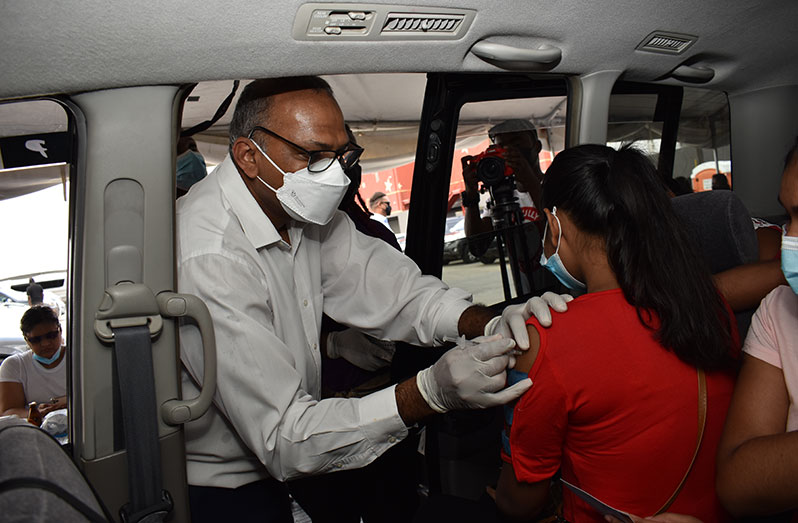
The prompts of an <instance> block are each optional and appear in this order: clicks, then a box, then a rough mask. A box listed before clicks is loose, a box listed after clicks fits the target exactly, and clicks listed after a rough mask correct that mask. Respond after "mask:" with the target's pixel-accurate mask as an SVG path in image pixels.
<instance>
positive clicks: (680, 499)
mask: <svg viewBox="0 0 798 523" xmlns="http://www.w3.org/2000/svg"><path fill="white" fill-rule="evenodd" d="M661 185H662V182H661V180H660V179H659V177H658V176H657V174H656V171H655V169H654V166H653V165H652V164H651V163H650V161H649V160H648V159H647V158H646V157H645V156H644V155H643V154H642V153H640V152H639V151H637V150H635V149H631V148H623V149H621V150H620V151H615V150H613V149H611V148H609V147H605V146H601V145H583V146H580V147H576V148H573V149H568V150H566V151H563V152H562V153H560V154H559V155H558V156H557V157H556V158H555V160H554V162H553V164H552V165H551V167H550V168H549V169H548V171H547V173H546V177H545V180H544V183H543V205H544V213H545V215H546V220H547V231H546V233H545V234H544V243H543V256H542V258H541V265H543V266H545V267H546V268H548V269H549V270H551V271H552V272H553V273H554V274H555V275H556V276H557V278H558V279H559V280H560V281H561V282H562V283H563V284H565V285H566V286H568V287H570V288H572V289H578V290H584V291H586V294H584V295H583V296H581V297H579V298H577V299H575V300H574V301H573V302H571V303H570V304H569V305H568V312H567V313H562V314H559V315H558V317H557V318H555V319H554V321H553V322H552V327H550V328H548V329H541V328H540V326H539V324H538V323H537V322H536V321H530V322H528V332H529V336H530V350H529V351H528V352H527V353H525V354H523V355H522V356H520V357H519V359H518V363H517V365H516V369H515V370H514V371H512V372H511V375H510V379H511V380H512V379H520V378H521V377H526V376H527V375H528V376H529V377H530V378H531V379H532V381H533V386H532V388H531V389H530V390H529V391H528V392H527V393H526V394H525V395H524V396H522V397H521V398H520V399H519V400H518V402H517V404H516V405H515V407H514V408H513V407H512V406H510V407H508V408H507V412H506V413H507V427H506V431H505V438H504V451H503V455H502V457H503V459H504V461H505V465H504V468H503V470H502V474H501V478H500V481H499V486H498V488H497V492H496V501H497V504H498V506H499V509H500V511H501V512H502V513H504V514H505V516H507V517H508V518H509V519H512V520H516V519H517V520H529V519H530V518H532V517H533V516H534V515H536V514H537V513H538V512H539V510H540V509H541V508H542V507H544V506H545V504H546V502H547V497H548V494H549V483H550V480H551V479H552V477H553V476H554V475H555V474H556V473H557V471H558V470H560V471H561V473H562V479H563V480H565V481H567V482H569V483H570V484H572V485H575V486H576V487H578V488H580V489H583V490H584V491H587V492H588V493H590V494H592V495H593V496H595V497H597V498H598V499H600V500H601V501H603V502H604V503H607V504H608V505H610V506H612V507H615V508H617V509H620V510H623V511H625V512H629V513H633V514H637V515H640V516H651V515H653V514H656V513H659V512H664V511H665V510H666V509H667V510H668V511H672V512H680V513H684V514H692V515H694V516H697V517H699V518H700V519H702V520H703V521H718V520H723V519H725V514H724V511H723V509H722V508H721V506H720V503H719V501H718V500H717V498H716V496H715V491H714V488H713V485H714V480H715V449H716V447H717V443H718V440H719V438H720V434H721V430H722V428H723V421H724V418H725V415H726V410H727V408H728V404H729V401H730V398H731V393H732V386H733V369H734V367H735V358H734V352H735V345H736V343H737V342H736V337H737V335H736V328H735V327H734V325H733V320H732V318H731V317H730V314H729V310H728V308H727V307H726V306H725V303H724V302H723V299H722V298H721V296H720V295H719V294H718V292H717V290H716V289H715V287H714V285H713V284H712V280H711V278H710V274H709V272H708V270H707V269H706V268H705V267H704V265H703V262H702V260H701V258H700V256H699V255H698V254H697V253H696V251H695V250H694V249H693V248H692V246H691V244H690V241H689V238H688V236H687V235H686V233H685V232H684V231H683V228H682V226H681V224H680V222H679V221H678V219H677V218H676V216H675V214H674V213H673V210H672V208H671V204H670V201H669V200H668V197H667V195H666V191H665V190H664V189H663V187H661ZM555 314H557V313H555ZM513 375H515V376H513ZM699 403H701V404H703V405H704V406H705V407H706V408H705V409H701V408H700V407H699ZM701 412H704V413H705V415H704V416H703V418H702V417H701ZM697 420H698V423H697ZM699 438H700V441H701V444H700V447H699V446H698V445H697V442H698V441H699ZM563 515H564V516H565V518H566V519H567V520H568V521H580V522H581V521H604V519H603V515H602V512H599V511H598V510H596V509H594V508H592V507H591V506H590V505H588V504H587V503H586V502H585V501H584V500H583V499H582V498H580V497H578V496H577V495H576V493H575V491H573V490H571V489H569V488H564V489H563Z"/></svg>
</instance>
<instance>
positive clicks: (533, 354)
mask: <svg viewBox="0 0 798 523" xmlns="http://www.w3.org/2000/svg"><path fill="white" fill-rule="evenodd" d="M526 332H527V334H529V350H527V351H524V352H523V353H521V355H519V356H518V359H517V360H516V362H515V370H518V371H521V372H529V371H530V370H531V369H532V366H533V365H534V364H535V360H536V359H537V357H538V351H539V350H540V334H538V330H537V328H536V327H533V326H532V325H527V326H526Z"/></svg>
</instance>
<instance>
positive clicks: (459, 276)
mask: <svg viewBox="0 0 798 523" xmlns="http://www.w3.org/2000/svg"><path fill="white" fill-rule="evenodd" d="M566 117H567V97H566V96H565V95H564V94H563V95H560V96H540V97H534V98H532V97H530V98H519V99H502V100H487V101H479V102H471V103H466V104H464V105H463V106H462V108H461V109H460V116H459V120H458V126H457V142H456V146H455V147H456V148H455V151H454V160H453V162H452V172H451V181H450V191H449V200H448V202H447V216H448V218H447V234H446V236H445V237H444V245H443V263H444V268H443V274H442V279H443V280H444V281H445V282H446V283H448V284H449V285H452V286H455V287H461V288H464V289H466V290H469V291H471V292H472V293H473V295H474V300H475V301H477V302H480V303H487V304H495V303H499V302H502V301H505V300H508V299H511V298H514V297H517V296H519V295H522V294H527V293H530V292H537V291H540V290H542V289H544V288H546V287H548V286H550V285H552V284H553V282H552V281H551V280H550V279H549V278H548V276H547V274H545V271H542V272H541V271H540V266H539V264H538V259H539V257H540V252H539V250H540V233H541V231H542V221H541V218H542V214H540V209H538V206H539V202H535V201H534V200H535V199H539V194H538V195H535V196H534V197H530V194H533V192H532V191H526V190H523V189H524V188H523V187H520V188H518V187H516V192H513V193H507V192H506V191H504V187H505V186H506V187H509V184H510V183H513V182H510V179H508V178H502V179H501V180H498V179H497V180H496V181H495V182H494V180H490V179H486V178H484V177H480V178H479V183H478V186H479V188H480V193H479V204H478V212H479V214H480V216H481V217H482V219H483V220H487V221H490V220H493V226H492V227H488V229H487V230H488V231H489V232H483V233H482V235H483V236H484V237H485V238H482V239H481V238H480V236H473V235H472V237H471V239H470V240H469V238H468V237H467V236H466V233H465V208H464V207H463V203H462V197H461V195H462V193H463V191H465V190H466V183H465V181H464V177H463V160H464V159H465V160H466V161H467V162H469V163H470V162H476V164H477V167H476V168H477V171H478V176H479V171H480V170H481V166H485V165H487V162H486V163H483V162H484V161H485V160H486V159H488V158H489V157H490V154H491V153H490V152H489V150H488V148H489V147H490V146H491V145H492V144H493V143H494V142H495V141H496V140H499V141H501V139H498V138H497V139H495V140H491V137H490V136H489V135H488V134H489V131H490V130H491V129H494V128H496V129H500V128H499V127H496V126H498V125H499V124H502V125H505V124H503V122H508V121H511V120H512V121H516V120H519V121H520V120H523V121H525V122H527V124H526V125H528V126H529V128H530V129H532V128H534V132H535V133H536V134H537V138H538V140H539V142H540V150H539V152H538V153H537V155H536V158H535V159H536V160H537V162H538V164H539V166H540V171H541V174H543V173H545V171H546V169H548V167H549V165H550V164H551V161H552V160H553V158H554V156H555V155H556V154H557V153H558V152H559V151H561V150H562V149H563V148H564V147H565V131H566ZM514 125H523V124H522V123H516V124H514ZM508 129H510V130H511V131H512V129H514V128H513V127H509V128H508ZM510 134H513V133H505V134H504V136H509V135H510ZM505 145H506V144H505ZM486 151H488V153H487V154H485V153H486ZM480 155H485V156H484V157H480ZM469 158H472V159H469ZM479 158H482V159H481V160H479ZM496 158H499V157H498V156H497V157H496ZM529 159H530V160H532V157H531V156H530V158H529ZM487 161H488V162H490V161H491V160H490V159H488V160H487ZM505 164H506V162H505ZM517 178H520V175H519V174H514V175H513V179H514V180H515V182H514V183H515V185H518V183H519V180H517ZM504 180H506V182H505V181H504ZM537 183H538V185H539V182H537ZM492 190H494V192H493V195H492ZM538 193H539V191H538ZM504 195H506V196H504ZM497 202H498V203H499V206H498V209H499V211H497ZM503 202H506V203H507V204H508V205H510V206H511V208H513V209H517V210H518V211H520V213H521V214H522V216H523V219H524V223H525V225H524V227H523V229H524V234H523V235H522V236H521V235H519V234H518V231H515V232H513V231H506V232H505V233H503V234H496V233H495V232H494V231H495V230H496V229H503V228H507V227H508V226H510V223H509V221H507V220H509V218H508V217H507V214H506V213H504V211H502V209H504V208H505V207H504V205H503ZM512 206H515V207H512ZM450 222H451V223H452V227H449V223H450ZM474 240H476V241H477V243H479V244H481V245H479V246H477V247H476V248H475V247H474V246H475V243H474ZM513 250H514V251H515V252H516V253H517V255H513V254H512V253H511V251H513ZM524 252H525V253H526V256H523V255H522V253H524ZM525 258H526V259H525ZM511 260H512V261H513V262H514V263H511ZM516 260H517V261H516ZM525 264H528V265H529V267H530V268H531V274H532V277H531V278H529V277H528V276H527V274H526V272H525V270H524V269H523V268H521V267H522V266H523V265H525ZM514 265H515V268H518V269H519V271H518V272H516V271H515V270H514ZM517 280H520V281H517ZM522 282H523V283H522Z"/></svg>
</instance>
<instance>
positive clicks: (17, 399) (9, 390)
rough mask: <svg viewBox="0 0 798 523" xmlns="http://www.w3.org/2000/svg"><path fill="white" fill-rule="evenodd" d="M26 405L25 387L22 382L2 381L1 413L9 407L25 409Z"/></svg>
mask: <svg viewBox="0 0 798 523" xmlns="http://www.w3.org/2000/svg"><path fill="white" fill-rule="evenodd" d="M25 406H26V402H25V389H23V388H22V383H17V382H16V381H3V382H0V414H4V413H5V412H6V411H7V410H9V409H24V408H25Z"/></svg>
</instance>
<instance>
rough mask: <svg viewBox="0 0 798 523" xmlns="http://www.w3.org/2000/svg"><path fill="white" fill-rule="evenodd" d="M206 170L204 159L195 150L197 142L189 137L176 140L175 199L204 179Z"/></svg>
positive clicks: (196, 149)
mask: <svg viewBox="0 0 798 523" xmlns="http://www.w3.org/2000/svg"><path fill="white" fill-rule="evenodd" d="M207 174H208V168H207V167H206V166H205V158H203V157H202V155H201V154H200V152H199V148H197V142H196V141H194V138H192V137H190V136H181V137H180V138H178V140H177V177H176V179H177V181H176V182H175V183H176V185H177V197H178V198H180V197H181V196H183V195H184V194H186V193H187V192H188V190H189V189H191V186H192V185H194V184H195V183H197V182H198V181H200V180H202V179H203V178H205V176H206V175H207Z"/></svg>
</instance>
